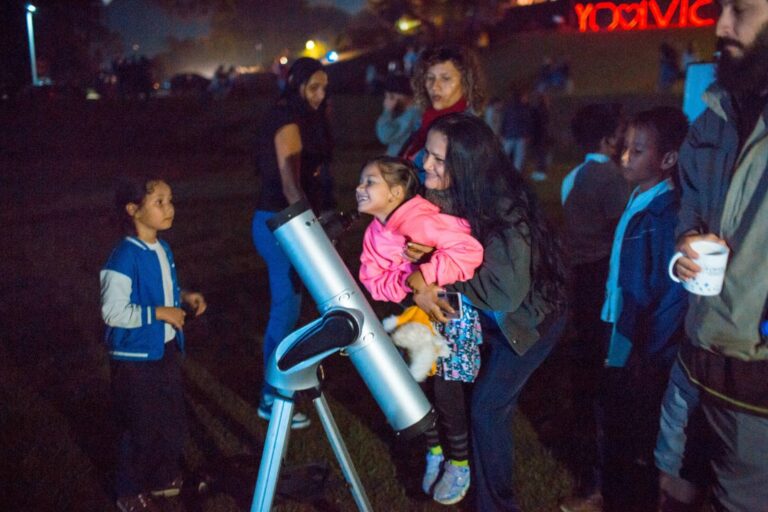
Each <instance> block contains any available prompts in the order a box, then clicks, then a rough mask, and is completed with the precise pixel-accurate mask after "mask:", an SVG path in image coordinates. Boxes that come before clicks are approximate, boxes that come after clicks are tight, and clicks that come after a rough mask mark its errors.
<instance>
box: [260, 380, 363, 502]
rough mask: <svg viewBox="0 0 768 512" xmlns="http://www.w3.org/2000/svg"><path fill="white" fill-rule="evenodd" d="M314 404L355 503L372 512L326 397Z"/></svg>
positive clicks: (320, 396)
mask: <svg viewBox="0 0 768 512" xmlns="http://www.w3.org/2000/svg"><path fill="white" fill-rule="evenodd" d="M312 402H313V403H314V404H315V409H316V410H317V415H318V416H319V417H320V422H321V423H322V424H323V429H325V435H326V437H328V441H329V442H330V443H331V448H333V453H334V454H335V455H336V460H338V461H339V465H340V466H341V472H342V473H343V474H344V478H345V479H346V480H347V483H348V484H349V486H350V492H351V493H352V497H353V498H354V500H355V503H357V508H358V510H361V511H364V512H372V511H373V508H372V507H371V503H370V502H369V501H368V496H366V494H365V489H364V488H363V484H362V482H361V481H360V477H359V476H358V474H357V470H355V465H354V464H353V463H352V458H351V457H350V456H349V452H348V451H347V446H346V445H345V444H344V439H342V437H341V433H340V432H339V428H338V427H337V426H336V420H334V419H333V415H332V414H331V409H330V408H329V407H328V402H327V401H326V400H325V396H324V395H323V394H322V393H319V394H318V395H317V397H316V398H315V399H314V400H312ZM252 512H253V511H252Z"/></svg>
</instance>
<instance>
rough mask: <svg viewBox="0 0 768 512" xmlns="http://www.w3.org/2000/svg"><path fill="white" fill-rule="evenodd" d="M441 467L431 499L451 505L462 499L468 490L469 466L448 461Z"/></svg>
mask: <svg viewBox="0 0 768 512" xmlns="http://www.w3.org/2000/svg"><path fill="white" fill-rule="evenodd" d="M443 467H444V468H445V469H444V470H443V476H442V477H441V478H440V481H439V482H437V485H435V494H434V495H433V496H432V499H434V500H435V501H436V502H438V503H440V504H441V505H453V504H454V503H458V502H460V501H461V500H463V499H464V496H465V495H466V494H467V491H468V490H469V466H454V465H453V464H451V463H450V461H448V462H446V463H445V464H444V465H443Z"/></svg>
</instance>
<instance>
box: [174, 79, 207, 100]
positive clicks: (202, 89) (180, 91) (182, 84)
mask: <svg viewBox="0 0 768 512" xmlns="http://www.w3.org/2000/svg"><path fill="white" fill-rule="evenodd" d="M210 83H211V81H210V80H209V79H207V78H205V77H204V76H200V75H198V74H197V73H180V74H178V75H174V76H173V77H172V78H171V80H170V85H171V95H172V96H202V95H203V94H205V93H206V91H207V90H208V85H209V84H210Z"/></svg>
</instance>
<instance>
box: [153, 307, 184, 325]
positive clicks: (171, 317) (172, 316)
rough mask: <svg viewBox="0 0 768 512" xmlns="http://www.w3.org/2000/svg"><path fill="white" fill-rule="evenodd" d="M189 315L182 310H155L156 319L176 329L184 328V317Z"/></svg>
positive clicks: (161, 308) (160, 308)
mask: <svg viewBox="0 0 768 512" xmlns="http://www.w3.org/2000/svg"><path fill="white" fill-rule="evenodd" d="M186 315H187V314H186V313H185V312H184V310H183V309H181V308H170V307H166V306H158V307H157V308H155V317H156V318H157V319H158V320H160V321H162V322H165V323H168V324H171V325H172V326H173V328H174V329H181V328H182V327H184V317H185V316H186Z"/></svg>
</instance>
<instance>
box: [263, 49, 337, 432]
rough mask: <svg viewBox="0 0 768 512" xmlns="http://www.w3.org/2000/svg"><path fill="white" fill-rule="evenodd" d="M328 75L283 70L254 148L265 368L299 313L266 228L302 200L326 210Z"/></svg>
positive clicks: (309, 69)
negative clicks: (264, 279) (264, 284)
mask: <svg viewBox="0 0 768 512" xmlns="http://www.w3.org/2000/svg"><path fill="white" fill-rule="evenodd" d="M327 88H328V75H327V74H326V72H325V71H324V70H323V65H322V64H321V63H320V62H319V61H317V60H315V59H310V58H307V57H303V58H300V59H298V60H297V61H296V62H294V63H293V65H292V66H291V69H290V70H289V71H288V79H287V84H286V88H285V90H284V91H283V94H282V95H281V96H280V98H279V99H278V101H277V103H276V104H275V106H274V107H273V108H272V109H271V110H270V111H269V112H268V114H267V116H266V118H265V119H264V121H263V123H262V124H261V126H260V129H259V136H258V141H257V147H256V155H257V165H258V169H259V172H260V173H261V191H260V194H259V199H258V202H257V206H256V212H255V213H254V216H253V225H252V233H253V243H254V245H255V246H256V250H257V251H258V252H259V254H260V255H261V257H262V258H264V261H265V262H266V264H267V272H268V274H269V291H270V305H269V321H268V322H267V329H266V331H265V333H264V342H263V343H264V345H263V357H264V363H266V361H267V360H268V358H269V355H270V354H271V353H272V351H273V350H274V349H275V347H276V346H277V344H278V343H280V341H281V340H282V339H283V338H285V336H287V335H288V334H289V333H290V332H291V331H293V329H294V327H295V326H296V322H297V321H298V318H299V311H300V309H301V281H300V280H299V277H298V275H297V274H296V271H295V270H294V269H293V267H292V266H291V263H290V261H289V259H288V258H287V257H286V255H285V254H284V253H283V250H282V249H281V248H280V246H279V245H278V242H277V239H276V238H275V236H274V235H273V234H272V232H271V231H270V229H269V228H268V227H267V221H268V220H269V219H271V218H272V217H274V215H275V214H276V213H277V212H279V211H281V210H283V209H285V208H287V207H288V206H290V205H292V204H294V203H296V202H297V201H299V200H301V199H303V198H307V199H308V200H309V202H310V204H311V205H312V207H313V209H314V210H315V212H317V213H319V212H320V210H321V209H324V208H325V207H326V206H327V201H328V198H326V197H324V196H323V193H324V190H325V189H324V187H323V185H322V182H321V179H320V177H321V172H322V168H323V167H324V166H327V165H328V163H329V161H330V158H331V151H332V140H331V136H330V130H329V127H328V121H327V118H326V115H325V107H326V90H327ZM274 399H275V389H274V388H273V387H272V386H270V385H269V384H267V382H266V381H265V382H264V383H263V385H262V389H261V399H260V401H259V409H258V414H259V417H260V418H262V419H265V420H269V419H270V418H271V415H272V403H273V402H274ZM309 423H310V422H309V418H307V416H306V415H304V414H302V413H296V414H295V415H294V416H293V420H292V422H291V427H292V428H305V427H307V426H309Z"/></svg>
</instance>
